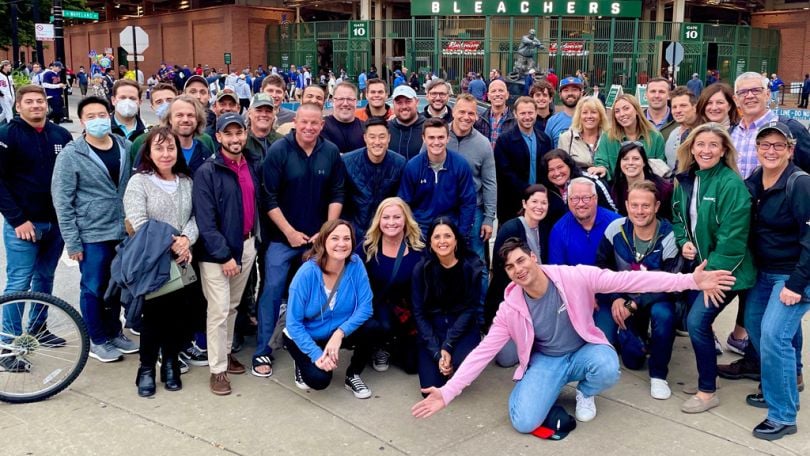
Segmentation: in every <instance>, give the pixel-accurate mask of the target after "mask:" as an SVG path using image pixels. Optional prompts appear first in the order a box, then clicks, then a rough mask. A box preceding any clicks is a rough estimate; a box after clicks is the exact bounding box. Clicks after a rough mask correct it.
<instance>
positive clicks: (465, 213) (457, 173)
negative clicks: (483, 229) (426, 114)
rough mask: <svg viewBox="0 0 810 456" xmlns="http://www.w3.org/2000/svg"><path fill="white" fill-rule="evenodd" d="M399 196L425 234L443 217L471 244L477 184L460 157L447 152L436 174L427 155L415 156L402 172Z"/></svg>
mask: <svg viewBox="0 0 810 456" xmlns="http://www.w3.org/2000/svg"><path fill="white" fill-rule="evenodd" d="M399 197H400V198H402V199H403V200H405V202H406V203H408V205H409V206H410V207H411V210H412V211H413V217H414V218H415V219H416V222H417V223H419V227H420V228H421V229H422V234H423V235H427V229H428V226H429V225H430V223H431V222H432V221H433V219H435V218H436V217H439V216H442V215H444V216H447V217H450V218H451V219H452V220H453V222H455V224H456V225H457V226H458V228H459V230H460V231H461V233H462V234H463V235H464V236H465V237H466V238H467V240H468V241H469V239H470V236H471V235H472V226H473V221H474V219H475V201H476V199H475V183H474V182H473V177H472V170H471V169H470V165H469V164H468V163H467V160H466V159H465V158H464V157H462V156H461V155H459V154H457V153H456V152H453V151H450V150H448V151H447V158H445V160H444V165H443V166H442V168H441V169H440V170H439V171H436V172H434V171H433V168H431V167H430V160H429V159H428V153H427V152H422V153H420V154H419V155H417V156H416V157H413V158H412V159H411V160H410V161H409V162H408V164H407V165H405V172H403V173H402V183H401V184H400V186H399Z"/></svg>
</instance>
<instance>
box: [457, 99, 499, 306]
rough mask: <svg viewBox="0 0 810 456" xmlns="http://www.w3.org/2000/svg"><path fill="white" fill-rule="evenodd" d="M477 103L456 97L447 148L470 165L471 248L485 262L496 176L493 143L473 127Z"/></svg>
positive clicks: (493, 209) (485, 284)
mask: <svg viewBox="0 0 810 456" xmlns="http://www.w3.org/2000/svg"><path fill="white" fill-rule="evenodd" d="M477 107H478V105H477V104H476V102H475V97H474V96H472V95H470V94H468V93H462V94H459V95H458V97H456V104H455V105H454V106H453V123H451V124H450V140H449V141H448V143H447V149H449V150H454V151H456V152H458V153H459V154H461V156H463V157H464V158H465V159H466V160H467V163H469V164H470V168H472V176H473V183H474V185H475V195H476V196H475V198H476V205H475V221H474V222H473V229H472V236H471V237H470V239H471V242H470V248H471V249H472V250H473V251H474V252H475V253H477V254H478V256H479V257H481V260H482V261H484V263H485V264H486V258H485V256H484V252H485V251H486V244H487V242H488V241H489V238H490V237H492V227H493V225H494V223H495V209H496V207H497V199H498V196H497V182H496V180H495V156H494V154H493V153H492V147H491V146H490V145H489V140H488V139H487V137H486V136H484V135H482V134H481V133H480V132H479V131H478V130H476V129H475V128H474V126H475V122H476V121H477V120H478V111H477ZM488 269H489V268H484V274H483V276H482V278H481V279H482V282H483V283H482V290H483V293H482V296H486V290H487V284H488V280H489V275H488V272H487V271H488ZM482 302H483V300H482Z"/></svg>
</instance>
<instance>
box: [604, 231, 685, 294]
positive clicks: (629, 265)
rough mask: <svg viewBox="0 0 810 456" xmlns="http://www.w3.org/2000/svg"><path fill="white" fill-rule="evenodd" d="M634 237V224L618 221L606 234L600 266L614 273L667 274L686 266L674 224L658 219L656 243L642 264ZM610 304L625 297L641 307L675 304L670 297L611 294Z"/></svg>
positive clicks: (644, 257) (679, 270) (642, 259)
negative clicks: (657, 272) (676, 239)
mask: <svg viewBox="0 0 810 456" xmlns="http://www.w3.org/2000/svg"><path fill="white" fill-rule="evenodd" d="M634 239H635V238H634V237H633V222H631V221H630V219H629V218H627V217H622V218H619V219H616V220H614V221H613V222H611V223H610V225H608V227H607V229H606V230H605V235H604V236H603V237H602V241H601V242H600V244H599V249H598V250H597V252H596V266H598V267H600V268H602V269H610V270H611V271H664V272H672V273H676V272H681V267H682V266H683V262H682V258H681V255H680V249H679V248H678V243H677V242H676V241H675V232H674V231H673V230H672V224H671V223H669V222H668V221H666V220H664V219H658V232H657V233H655V238H654V239H655V243H654V244H653V245H652V246H651V247H650V250H649V251H648V253H647V254H646V255H644V256H643V257H642V258H641V260H640V261H638V260H637V258H636V253H641V254H643V252H636V250H635V246H634ZM607 297H608V299H609V302H613V301H615V300H616V299H618V298H620V297H623V298H625V299H631V300H633V301H635V302H636V304H638V305H639V306H641V307H645V306H647V305H651V304H654V303H656V302H661V301H673V300H674V296H672V295H671V294H670V293H611V294H609V295H607Z"/></svg>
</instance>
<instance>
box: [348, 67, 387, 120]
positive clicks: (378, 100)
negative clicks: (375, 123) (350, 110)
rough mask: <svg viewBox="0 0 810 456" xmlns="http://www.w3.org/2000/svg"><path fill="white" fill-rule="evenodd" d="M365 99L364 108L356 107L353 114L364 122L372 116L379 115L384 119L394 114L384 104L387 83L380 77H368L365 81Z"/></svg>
mask: <svg viewBox="0 0 810 456" xmlns="http://www.w3.org/2000/svg"><path fill="white" fill-rule="evenodd" d="M366 85H367V88H366V99H367V100H368V105H366V107H365V108H358V109H357V110H356V111H355V112H354V115H355V117H357V118H358V119H360V120H361V121H363V122H365V121H367V120H368V119H370V118H372V117H380V118H382V119H385V120H389V119H391V117H393V116H394V113H393V111H392V110H391V107H390V106H388V105H387V104H385V100H386V99H387V98H388V85H387V84H386V83H385V81H383V80H382V79H377V78H369V80H368V82H367V83H366Z"/></svg>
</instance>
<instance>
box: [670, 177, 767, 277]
mask: <svg viewBox="0 0 810 456" xmlns="http://www.w3.org/2000/svg"><path fill="white" fill-rule="evenodd" d="M675 184H676V185H675V192H674V193H673V195H672V225H673V228H674V230H675V239H676V240H677V242H678V247H683V245H684V244H686V243H687V242H688V241H691V242H692V243H693V244H694V245H695V247H696V248H697V252H698V253H697V257H696V262H702V261H703V260H708V265H707V266H706V270H719V269H724V270H728V271H731V272H732V274H734V277H736V278H737V282H736V283H735V284H734V287H733V289H734V290H745V289H748V288H751V287H752V286H753V285H754V280H755V279H756V269H755V268H754V262H753V258H752V256H751V252H750V251H749V250H748V232H749V230H750V228H751V194H750V193H748V189H747V188H746V187H745V182H743V180H742V178H741V177H740V175H739V174H737V173H736V172H734V171H733V170H732V169H731V168H729V167H728V166H726V165H725V163H723V162H720V163H719V164H717V165H716V166H714V167H713V168H710V169H706V170H695V169H692V170H689V171H687V172H684V173H680V174H678V175H677V176H675ZM695 186H697V194H698V201H697V218H698V220H697V223H696V225H695V232H694V233H692V232H691V229H690V226H691V224H690V220H691V218H690V217H689V204H690V202H691V198H692V192H693V189H694V188H695Z"/></svg>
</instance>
